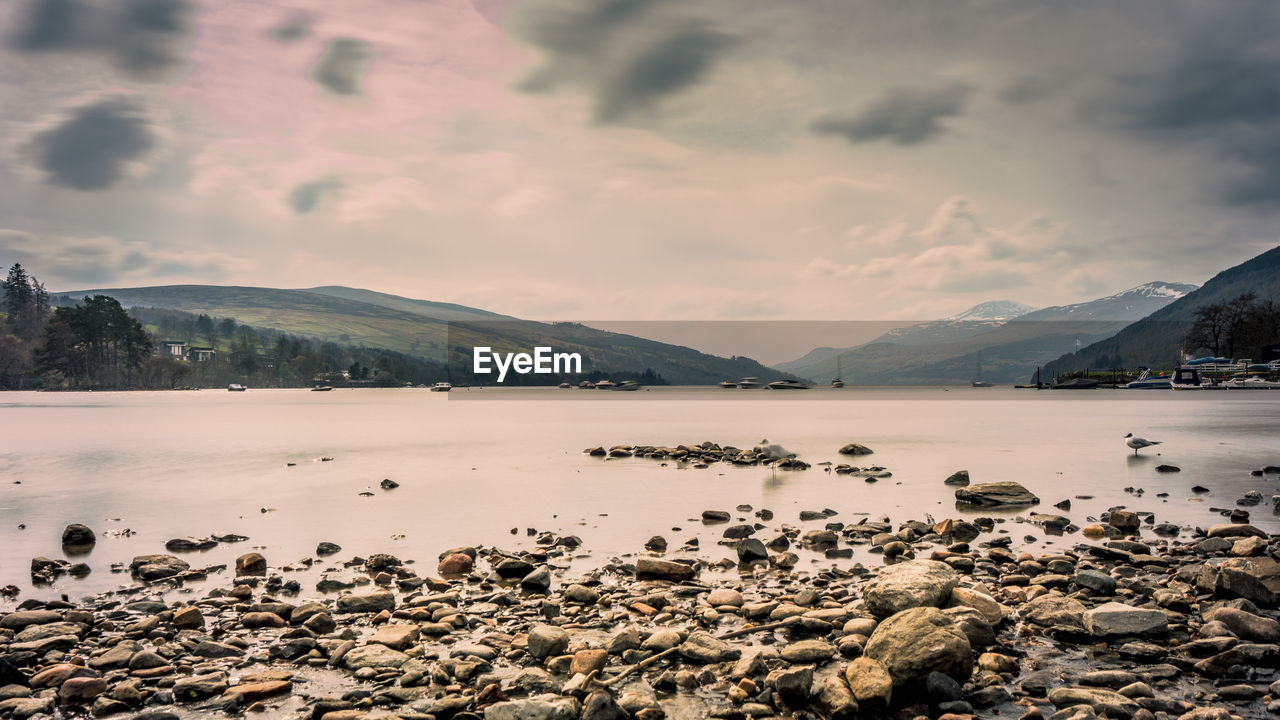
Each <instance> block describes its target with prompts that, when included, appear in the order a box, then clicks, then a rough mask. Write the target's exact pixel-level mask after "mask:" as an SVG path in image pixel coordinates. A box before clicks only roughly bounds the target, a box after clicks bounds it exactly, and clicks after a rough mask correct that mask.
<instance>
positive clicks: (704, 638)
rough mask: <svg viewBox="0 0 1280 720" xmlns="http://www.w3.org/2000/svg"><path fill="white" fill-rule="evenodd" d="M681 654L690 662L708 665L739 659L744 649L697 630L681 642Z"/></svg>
mask: <svg viewBox="0 0 1280 720" xmlns="http://www.w3.org/2000/svg"><path fill="white" fill-rule="evenodd" d="M680 656H681V657H683V658H684V659H686V660H688V661H690V662H694V663H700V664H704V665H708V664H713V663H722V662H729V661H731V660H737V659H738V658H739V657H742V651H741V650H739V649H738V648H736V647H733V646H732V645H730V644H729V643H727V642H725V641H723V640H717V639H716V638H714V637H712V636H711V635H709V634H707V633H703V632H696V633H693V634H692V635H690V636H689V639H688V640H685V641H684V642H683V643H681V644H680Z"/></svg>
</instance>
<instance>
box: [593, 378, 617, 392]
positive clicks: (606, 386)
mask: <svg viewBox="0 0 1280 720" xmlns="http://www.w3.org/2000/svg"><path fill="white" fill-rule="evenodd" d="M613 385H614V384H613V383H612V382H610V381H609V380H601V381H600V382H598V383H596V389H597V390H612V389H613Z"/></svg>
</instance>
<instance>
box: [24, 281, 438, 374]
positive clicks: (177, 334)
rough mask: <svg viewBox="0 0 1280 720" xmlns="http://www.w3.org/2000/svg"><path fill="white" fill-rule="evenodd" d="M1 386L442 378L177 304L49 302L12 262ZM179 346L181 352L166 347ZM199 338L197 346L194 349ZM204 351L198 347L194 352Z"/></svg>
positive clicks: (366, 351) (422, 367) (398, 356)
mask: <svg viewBox="0 0 1280 720" xmlns="http://www.w3.org/2000/svg"><path fill="white" fill-rule="evenodd" d="M0 313H3V315H2V317H0V389H4V390H15V389H40V388H44V389H173V388H179V387H225V386H226V385H228V384H230V383H240V384H244V385H249V386H251V387H310V386H312V385H315V384H318V383H323V384H328V385H334V386H339V385H358V386H371V387H398V386H403V385H405V384H412V385H424V384H430V383H434V382H439V381H443V380H447V379H448V371H447V370H446V368H445V367H444V366H443V365H441V364H438V363H432V362H429V361H426V360H423V359H421V358H417V357H413V356H409V355H404V354H402V353H397V352H393V351H389V350H380V349H373V348H362V347H349V346H344V345H338V344H337V343H332V342H322V341H319V340H315V339H310V338H301V337H296V336H292V335H287V334H285V333H281V332H277V331H274V330H265V329H258V328H254V327H251V326H248V325H241V324H238V323H237V322H236V321H235V319H233V318H216V317H211V316H209V315H196V314H192V313H185V312H181V311H177V310H161V309H154V308H133V309H132V310H131V311H126V310H125V309H124V308H123V307H122V306H121V305H120V303H119V302H118V301H116V300H115V299H114V298H111V297H108V296H106V295H95V296H93V297H87V298H83V299H82V300H79V301H75V302H72V303H70V304H60V305H59V306H57V307H51V306H50V299H49V294H48V293H47V292H46V291H45V289H44V285H43V284H41V283H40V282H39V281H38V280H37V279H36V278H35V277H33V276H31V275H30V274H28V273H27V271H26V270H25V269H24V268H23V267H22V266H21V265H20V264H15V265H14V266H13V267H12V268H11V269H10V270H9V273H8V275H7V276H6V278H5V280H4V283H3V292H2V293H0ZM166 342H180V343H183V344H184V346H185V347H180V348H179V350H182V351H183V352H182V353H181V354H179V355H174V354H171V353H169V352H167V348H166V347H165V346H164V345H163V343H166ZM197 343H201V345H197ZM193 347H194V348H197V349H201V348H202V349H203V350H204V352H195V351H193V350H192V348H193Z"/></svg>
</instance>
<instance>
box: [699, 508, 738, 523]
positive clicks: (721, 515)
mask: <svg viewBox="0 0 1280 720" xmlns="http://www.w3.org/2000/svg"><path fill="white" fill-rule="evenodd" d="M732 518H733V516H732V515H730V514H729V513H728V512H726V511H724V510H703V511H702V522H704V523H726V522H729V520H731V519H732Z"/></svg>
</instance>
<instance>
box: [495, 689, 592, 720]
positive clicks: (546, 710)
mask: <svg viewBox="0 0 1280 720" xmlns="http://www.w3.org/2000/svg"><path fill="white" fill-rule="evenodd" d="M577 718H578V701H577V700H575V699H573V698H571V697H558V696H555V695H540V696H538V697H532V698H529V699H527V700H508V701H506V702H500V703H494V704H493V705H490V706H489V707H487V708H485V709H484V720H577Z"/></svg>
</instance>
